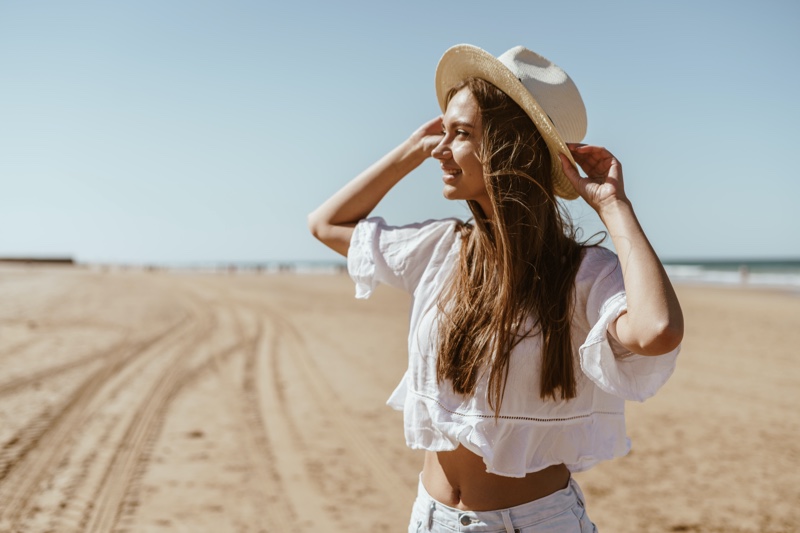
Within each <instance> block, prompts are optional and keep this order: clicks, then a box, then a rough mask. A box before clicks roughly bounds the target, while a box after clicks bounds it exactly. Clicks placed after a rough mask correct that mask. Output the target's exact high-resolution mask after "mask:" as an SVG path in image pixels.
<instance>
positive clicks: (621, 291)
mask: <svg viewBox="0 0 800 533" xmlns="http://www.w3.org/2000/svg"><path fill="white" fill-rule="evenodd" d="M578 277H579V278H580V279H581V280H582V281H583V283H584V284H588V285H589V290H588V297H587V298H586V307H585V310H586V319H587V320H588V322H589V326H590V330H589V333H588V335H587V337H586V341H585V342H584V343H583V345H581V347H580V348H579V353H580V363H581V369H582V370H583V373H584V374H586V376H587V377H588V378H589V379H591V380H592V381H593V382H594V383H595V384H596V385H597V386H598V387H600V389H602V390H603V391H605V392H607V393H609V394H612V395H614V396H617V397H619V398H623V399H625V400H636V401H644V400H646V399H647V398H649V397H651V396H653V395H654V394H655V393H656V392H657V391H658V389H660V388H661V387H662V386H663V385H664V383H666V382H667V380H668V379H669V377H670V376H671V375H672V373H673V371H674V370H675V362H676V359H677V357H678V352H679V351H680V346H679V347H677V348H676V349H675V350H673V351H671V352H669V353H667V354H664V355H657V356H644V355H638V354H634V353H631V352H629V351H628V350H625V349H624V347H623V346H622V345H620V344H619V343H618V342H616V341H615V340H614V339H613V337H611V336H610V335H609V333H608V327H609V325H610V324H611V323H613V322H614V321H615V320H616V319H617V317H619V316H620V315H621V314H622V313H623V312H624V311H625V310H626V309H627V308H628V303H627V299H626V295H625V285H624V283H623V280H622V269H621V267H620V265H619V261H618V260H617V256H616V255H615V254H614V253H613V252H611V251H609V250H606V249H604V248H589V249H587V253H586V256H585V257H584V260H583V263H582V264H581V268H580V270H579V272H578ZM576 283H577V281H576Z"/></svg>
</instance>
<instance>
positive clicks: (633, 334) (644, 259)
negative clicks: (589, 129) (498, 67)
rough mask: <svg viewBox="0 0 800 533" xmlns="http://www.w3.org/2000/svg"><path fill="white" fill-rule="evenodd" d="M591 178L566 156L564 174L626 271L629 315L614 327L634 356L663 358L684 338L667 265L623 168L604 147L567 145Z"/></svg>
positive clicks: (680, 317) (624, 277) (624, 272)
mask: <svg viewBox="0 0 800 533" xmlns="http://www.w3.org/2000/svg"><path fill="white" fill-rule="evenodd" d="M568 147H569V149H570V152H572V156H573V157H574V158H575V161H576V162H577V163H578V165H580V167H581V168H582V169H583V170H584V172H586V175H587V177H586V178H582V177H581V176H580V174H578V171H577V170H576V169H575V167H573V166H572V164H571V163H570V162H569V160H568V159H567V158H566V157H564V156H563V155H561V156H560V157H561V164H562V167H563V168H564V173H565V174H566V175H567V178H569V180H570V182H572V185H573V187H575V190H576V191H577V192H578V194H580V195H581V197H582V198H583V199H584V200H585V201H586V202H587V203H588V204H589V205H590V206H591V207H592V208H593V209H594V210H595V211H597V214H598V215H600V219H601V220H602V221H603V224H605V226H606V228H607V229H608V232H609V234H610V235H611V240H612V241H613V243H614V247H615V248H616V249H617V255H618V256H619V262H620V265H621V266H622V277H623V280H624V282H625V292H626V293H627V299H628V310H627V312H626V313H624V314H622V315H620V317H619V318H618V319H617V320H616V322H615V323H614V324H612V326H611V327H610V328H609V331H610V332H611V334H612V335H613V336H614V337H615V338H616V339H617V340H619V342H620V343H622V344H623V345H624V346H625V347H626V348H627V349H629V350H630V351H632V352H634V353H637V354H641V355H661V354H664V353H667V352H670V351H672V350H673V349H675V348H676V347H677V346H678V345H679V344H680V342H681V340H682V339H683V312H682V311H681V306H680V303H678V297H677V295H676V294H675V290H674V289H673V287H672V283H670V281H669V277H667V273H666V271H665V270H664V266H663V265H662V264H661V261H660V260H659V259H658V256H657V255H656V253H655V251H654V250H653V247H652V246H651V245H650V242H649V241H648V240H647V236H646V235H645V234H644V231H643V230H642V227H641V225H639V221H638V220H637V218H636V214H635V213H634V212H633V206H632V205H631V202H630V201H629V200H628V198H627V197H626V195H625V190H624V187H623V181H622V165H621V164H620V162H619V161H617V159H616V158H615V157H614V156H613V155H612V154H611V152H609V151H608V150H606V149H605V148H599V147H597V146H589V145H584V144H570V145H568Z"/></svg>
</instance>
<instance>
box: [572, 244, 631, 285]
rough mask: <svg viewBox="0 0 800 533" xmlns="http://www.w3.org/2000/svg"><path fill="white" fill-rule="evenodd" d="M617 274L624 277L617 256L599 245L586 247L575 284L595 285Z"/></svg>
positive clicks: (582, 253)
mask: <svg viewBox="0 0 800 533" xmlns="http://www.w3.org/2000/svg"><path fill="white" fill-rule="evenodd" d="M615 273H618V274H619V275H620V277H621V276H622V270H621V267H620V264H619V258H618V257H617V254H615V253H614V252H612V251H611V250H609V249H608V248H603V247H602V246H599V245H595V246H586V247H584V248H583V251H582V252H581V265H580V267H578V273H577V274H576V278H575V282H576V284H577V283H579V282H580V283H590V284H594V283H596V282H598V281H602V279H603V278H606V277H608V276H611V275H614V274H615Z"/></svg>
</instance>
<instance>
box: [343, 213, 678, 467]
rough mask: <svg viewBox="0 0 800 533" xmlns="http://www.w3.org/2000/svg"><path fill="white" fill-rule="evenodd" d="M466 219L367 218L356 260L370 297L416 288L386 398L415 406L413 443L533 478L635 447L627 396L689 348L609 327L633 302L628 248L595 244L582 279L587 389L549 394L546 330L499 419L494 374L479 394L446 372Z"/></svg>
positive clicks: (515, 358)
mask: <svg viewBox="0 0 800 533" xmlns="http://www.w3.org/2000/svg"><path fill="white" fill-rule="evenodd" d="M456 223H457V221H456V220H455V219H447V220H429V221H427V222H423V223H421V224H412V225H408V226H402V227H392V226H388V225H387V224H386V223H385V222H384V220H383V219H382V218H370V219H365V220H362V221H361V222H359V224H358V225H357V226H356V228H355V230H354V232H353V236H352V238H351V241H350V250H349V252H348V255H347V266H348V271H349V273H350V276H351V277H352V278H353V280H354V281H355V284H356V298H368V297H369V295H370V294H371V293H372V291H373V289H374V288H375V287H376V285H377V284H378V283H386V284H388V285H391V286H393V287H398V288H400V289H403V290H406V291H408V292H409V293H411V294H412V295H413V301H412V306H411V324H410V331H409V336H408V355H409V357H408V370H407V371H406V373H405V375H404V376H403V379H402V380H401V382H400V384H399V385H398V387H397V388H396V389H395V391H394V392H393V393H392V395H391V397H390V398H389V400H388V402H387V404H388V405H389V406H391V407H393V408H394V409H397V410H401V411H403V413H404V426H405V436H406V443H407V444H408V446H409V447H411V448H414V449H424V450H430V451H447V450H454V449H455V448H457V447H458V445H459V444H460V445H462V446H464V447H466V448H467V449H469V450H471V451H472V452H474V453H476V454H478V455H480V456H481V457H483V460H484V462H485V463H486V471H487V472H490V473H493V474H498V475H502V476H510V477H524V476H525V474H527V473H529V472H535V471H538V470H542V469H543V468H546V467H548V466H550V465H554V464H560V463H564V464H566V465H567V467H568V468H569V469H570V471H572V472H580V471H583V470H587V469H588V468H590V467H592V466H594V465H595V464H596V463H598V462H600V461H602V460H605V459H612V458H614V457H620V456H623V455H625V454H627V453H628V451H629V450H630V446H631V444H630V439H628V438H627V436H626V434H625V413H624V409H625V400H638V401H644V400H645V399H646V398H649V397H650V396H652V395H653V394H655V392H656V391H657V390H658V389H659V388H660V387H661V386H662V385H663V384H664V383H665V382H666V381H667V379H668V378H669V376H670V375H671V374H672V372H673V370H674V368H675V361H676V358H677V356H678V352H679V350H680V348H677V349H675V350H674V351H672V352H670V353H668V354H665V355H661V356H657V357H646V356H641V355H636V354H633V353H630V352H626V350H624V348H622V347H621V346H620V345H619V344H618V343H616V342H615V341H614V339H613V338H611V337H610V336H609V335H608V333H607V328H608V325H609V324H610V323H612V322H613V321H614V320H615V319H616V318H617V317H618V316H619V315H620V314H621V313H622V312H623V311H624V310H625V309H626V299H625V287H624V285H623V282H622V272H621V268H620V266H619V262H618V260H617V256H616V255H615V254H614V253H613V252H611V251H609V250H607V249H605V248H601V247H589V248H587V249H586V250H585V253H584V257H583V260H582V262H581V265H580V267H579V269H578V273H577V275H576V279H575V298H576V300H575V305H574V315H573V317H572V323H571V332H572V340H573V346H579V347H580V348H579V349H578V351H577V352H578V353H576V354H575V358H576V359H577V360H578V361H579V365H580V368H581V370H582V372H579V373H577V374H576V385H577V387H576V392H577V396H576V397H575V398H573V399H571V400H551V399H548V400H542V399H541V398H540V396H539V375H540V367H541V353H540V352H541V349H540V342H541V338H540V337H539V336H530V337H527V338H525V339H524V340H523V341H521V342H520V343H519V344H518V345H517V346H516V347H515V348H514V349H513V351H512V353H511V358H510V361H509V365H510V366H509V372H508V381H507V383H506V389H505V396H504V397H503V403H502V407H501V411H500V416H499V418H498V419H495V417H494V411H493V409H491V408H490V407H489V403H488V398H487V390H488V372H484V373H483V376H482V377H481V378H480V379H479V381H478V384H477V388H476V391H475V394H474V395H473V396H465V395H462V394H458V393H456V392H454V391H453V388H452V385H451V384H450V382H449V381H445V382H443V383H438V382H437V379H436V356H437V339H436V338H437V335H438V331H437V322H436V321H437V314H438V309H437V305H436V304H437V298H438V296H439V293H440V292H441V290H442V287H443V285H444V283H445V282H446V280H447V278H448V275H449V273H450V271H451V270H452V269H453V268H454V265H455V264H456V260H457V258H458V253H459V250H460V247H461V238H460V236H459V234H458V233H457V232H456V231H455V227H456Z"/></svg>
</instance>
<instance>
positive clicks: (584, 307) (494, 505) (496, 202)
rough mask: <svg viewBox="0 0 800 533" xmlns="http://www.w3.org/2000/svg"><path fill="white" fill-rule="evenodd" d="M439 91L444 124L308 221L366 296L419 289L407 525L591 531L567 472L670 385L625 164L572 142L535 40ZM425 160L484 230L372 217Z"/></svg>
mask: <svg viewBox="0 0 800 533" xmlns="http://www.w3.org/2000/svg"><path fill="white" fill-rule="evenodd" d="M436 86H437V96H438V98H439V103H440V105H441V107H442V110H443V111H444V115H443V116H441V117H437V118H435V119H433V120H431V121H430V122H428V123H426V124H425V125H423V126H422V127H420V128H419V129H418V130H417V131H416V132H414V133H413V134H412V135H411V137H410V138H409V139H408V140H407V141H405V142H404V143H402V144H401V145H400V146H398V147H397V148H395V149H394V150H392V151H391V152H390V153H389V154H387V155H386V156H384V157H383V158H382V159H381V160H379V161H378V162H377V163H375V164H374V165H373V166H371V167H370V168H368V169H367V170H366V171H364V172H363V173H362V174H361V175H359V176H358V177H356V178H355V179H354V180H353V181H351V182H350V183H348V184H347V185H346V186H345V187H344V188H342V189H341V190H340V191H339V192H337V193H336V194H335V195H333V196H332V197H331V198H330V199H329V200H327V201H326V202H325V203H324V204H323V205H322V206H320V207H319V208H318V209H317V210H316V211H315V212H314V213H312V214H311V215H310V216H309V226H310V228H311V231H312V233H313V234H314V235H315V236H316V237H317V238H318V239H320V240H321V241H322V242H323V243H325V244H326V245H328V246H329V247H331V248H332V249H334V250H336V251H337V252H339V253H341V254H342V255H345V256H347V257H348V270H349V271H350V274H351V276H352V277H353V279H354V280H355V282H356V296H357V297H362V298H363V297H367V296H368V295H369V293H370V292H371V291H372V289H373V288H374V287H375V285H376V284H377V283H379V282H383V283H388V284H390V285H394V286H397V287H400V288H403V289H405V290H408V291H409V292H411V293H412V294H413V303H412V313H411V326H410V334H409V368H408V371H407V372H406V374H405V376H404V377H403V380H402V382H401V383H400V385H399V386H398V388H397V389H396V390H395V391H394V393H393V394H392V396H391V398H390V399H389V402H388V403H389V405H391V406H392V407H395V408H397V409H400V410H403V411H404V424H405V434H406V440H407V443H408V445H409V446H411V447H412V448H416V449H424V450H426V454H425V461H424V465H423V470H422V473H421V474H420V484H419V493H418V496H417V500H416V502H415V504H414V509H413V512H412V518H411V524H410V526H409V531H507V532H509V533H510V532H514V531H520V532H528V531H594V530H595V528H594V525H593V524H592V523H591V521H590V520H589V518H588V516H587V515H586V513H585V511H584V509H583V507H584V503H583V495H582V494H581V492H580V489H579V488H578V486H577V484H576V483H575V481H574V480H573V479H572V478H571V476H570V473H571V472H578V471H582V470H586V469H587V468H589V467H591V466H593V465H594V464H596V463H597V462H599V461H601V460H604V459H611V458H613V457H618V456H621V455H624V454H626V453H627V452H628V450H629V449H630V442H629V441H628V439H627V437H626V436H625V422H624V412H623V410H624V401H625V400H626V399H628V400H639V401H641V400H644V399H645V398H647V397H649V396H651V395H652V394H654V393H655V392H656V390H657V389H658V388H659V387H660V386H661V385H663V383H664V382H665V381H666V380H667V378H668V377H669V375H670V374H671V373H672V370H673V368H674V364H675V358H676V357H677V353H678V350H679V344H680V341H681V339H682V336H683V318H682V314H681V310H680V306H679V304H678V300H677V298H676V296H675V293H674V290H673V288H672V286H671V284H670V282H669V279H668V278H667V276H666V274H665V272H664V269H663V267H662V265H661V263H660V262H659V260H658V258H657V256H656V254H655V253H654V251H653V249H652V248H651V246H650V244H649V243H648V241H647V238H646V237H645V235H644V233H643V231H642V229H641V227H640V226H639V224H638V222H637V220H636V217H635V215H634V212H633V209H632V207H631V204H630V202H629V201H628V199H627V197H626V196H625V192H624V188H623V181H622V168H621V166H620V164H619V162H618V161H617V160H616V159H615V158H614V157H613V156H612V155H611V154H610V153H609V152H608V151H607V150H605V149H603V148H598V147H594V146H586V145H581V144H569V145H566V144H565V142H564V141H565V140H566V141H569V142H572V143H577V142H579V141H580V140H581V139H582V138H583V136H584V134H585V131H586V115H585V110H584V106H583V101H582V100H581V97H580V94H579V93H578V90H577V88H576V87H575V85H574V84H573V83H572V80H571V79H570V78H569V76H567V75H566V73H565V72H564V71H563V70H561V69H560V68H559V67H557V66H556V65H554V64H553V63H551V62H550V61H548V60H547V59H545V58H543V57H541V56H539V55H537V54H535V53H534V52H531V51H530V50H527V49H525V48H523V47H516V48H513V49H511V50H509V51H508V52H506V53H505V54H503V55H502V56H500V57H499V58H494V57H493V56H491V55H490V54H488V53H487V52H485V51H483V50H481V49H479V48H476V47H473V46H469V45H459V46H456V47H453V48H451V49H450V50H448V51H447V52H446V53H445V55H444V56H443V57H442V59H441V61H440V63H439V66H438V68H437V73H436ZM427 157H434V158H436V159H437V160H438V161H439V162H440V164H441V168H442V171H443V178H442V179H443V182H444V196H445V197H446V198H448V199H451V200H466V201H467V203H468V205H469V208H470V210H471V211H472V214H473V217H474V218H473V222H472V223H471V224H465V223H463V222H460V221H458V220H440V221H427V222H424V223H422V224H414V225H410V226H404V227H392V226H388V225H386V224H385V222H384V221H383V220H382V219H379V218H373V219H368V218H366V217H367V216H368V215H369V213H370V212H371V211H372V209H373V208H374V207H375V206H376V205H377V203H378V202H379V201H380V200H381V199H382V198H383V196H384V195H385V194H386V193H387V192H388V191H389V190H390V189H391V188H392V187H393V186H394V185H395V184H396V183H397V182H398V181H400V180H401V179H402V178H403V176H405V175H406V174H408V173H409V172H410V171H411V170H413V169H414V168H415V167H417V166H418V165H419V164H420V163H422V162H423V161H424V160H425V159H426V158H427ZM575 161H576V162H577V164H579V165H580V166H581V168H583V170H584V171H585V172H586V173H587V175H588V177H587V178H582V177H580V175H579V174H578V172H577V170H576V169H575V167H574V166H573V164H574V162H575ZM557 196H561V197H564V198H576V197H577V196H581V197H582V198H583V199H584V200H585V201H586V202H587V203H588V204H589V205H590V206H591V207H592V208H594V209H595V210H596V211H597V213H598V214H599V215H600V218H601V220H602V221H603V223H604V224H605V225H606V227H607V229H608V232H609V234H610V235H611V239H612V241H613V243H614V246H615V248H616V250H617V252H618V254H619V258H617V256H615V255H614V254H613V253H612V252H610V251H608V250H606V249H603V248H599V247H596V246H586V245H585V244H581V243H578V242H577V241H576V240H575V235H574V232H573V231H572V229H571V227H570V226H569V224H568V222H567V220H566V217H565V216H563V214H562V213H561V211H560V208H559V205H558V203H557V201H556V197H557Z"/></svg>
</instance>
